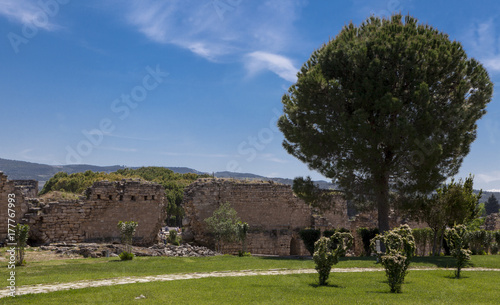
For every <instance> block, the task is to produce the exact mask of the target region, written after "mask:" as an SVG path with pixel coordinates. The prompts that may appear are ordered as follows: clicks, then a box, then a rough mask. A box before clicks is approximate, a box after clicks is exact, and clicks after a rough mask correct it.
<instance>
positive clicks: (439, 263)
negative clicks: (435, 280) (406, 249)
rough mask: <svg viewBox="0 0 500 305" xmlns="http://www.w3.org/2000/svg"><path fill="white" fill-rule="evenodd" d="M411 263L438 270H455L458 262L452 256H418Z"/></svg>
mask: <svg viewBox="0 0 500 305" xmlns="http://www.w3.org/2000/svg"><path fill="white" fill-rule="evenodd" d="M411 261H412V263H424V264H431V265H435V266H436V267H438V268H455V266H456V265H455V264H456V261H455V259H454V258H453V257H451V256H423V257H422V256H417V257H414V258H413V259H412V260H411ZM472 267H473V266H472Z"/></svg>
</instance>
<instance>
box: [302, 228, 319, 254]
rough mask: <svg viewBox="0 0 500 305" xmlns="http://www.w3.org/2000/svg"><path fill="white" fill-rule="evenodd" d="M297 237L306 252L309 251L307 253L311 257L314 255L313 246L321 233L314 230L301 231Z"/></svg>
mask: <svg viewBox="0 0 500 305" xmlns="http://www.w3.org/2000/svg"><path fill="white" fill-rule="evenodd" d="M299 236H300V238H301V239H302V241H303V242H304V245H305V247H306V249H307V251H309V253H311V255H313V254H314V251H315V250H314V244H315V243H316V242H317V241H318V240H319V238H320V236H321V232H320V230H316V229H310V228H309V229H302V230H300V232H299Z"/></svg>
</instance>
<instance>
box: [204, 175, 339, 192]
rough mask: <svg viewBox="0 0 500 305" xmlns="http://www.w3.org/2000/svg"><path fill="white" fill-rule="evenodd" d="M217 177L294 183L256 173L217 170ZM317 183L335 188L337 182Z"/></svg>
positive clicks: (319, 181) (323, 187) (316, 182)
mask: <svg viewBox="0 0 500 305" xmlns="http://www.w3.org/2000/svg"><path fill="white" fill-rule="evenodd" d="M214 175H215V177H217V178H235V179H249V180H264V181H274V182H278V183H282V184H288V185H292V184H293V179H288V178H268V177H264V176H259V175H255V174H250V173H235V172H216V173H215V174H214ZM314 183H315V184H317V185H318V186H319V187H320V188H322V189H332V188H333V189H335V184H333V183H330V182H327V181H324V180H318V181H314Z"/></svg>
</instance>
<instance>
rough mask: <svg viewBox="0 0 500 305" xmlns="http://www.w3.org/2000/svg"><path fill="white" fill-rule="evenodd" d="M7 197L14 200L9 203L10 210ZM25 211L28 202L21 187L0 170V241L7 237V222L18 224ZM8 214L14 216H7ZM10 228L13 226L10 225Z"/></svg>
mask: <svg viewBox="0 0 500 305" xmlns="http://www.w3.org/2000/svg"><path fill="white" fill-rule="evenodd" d="M9 198H11V199H13V200H14V202H11V203H12V204H14V205H15V206H12V205H11V207H10V210H9ZM11 201H12V200H11ZM27 211H28V204H27V203H26V202H25V200H24V195H23V193H22V191H21V189H20V188H18V187H16V186H15V184H14V182H12V181H9V180H8V179H7V176H6V175H4V173H3V172H0V242H3V241H5V239H6V238H7V234H8V229H9V224H11V225H14V226H15V225H16V224H18V223H19V222H20V221H21V219H22V217H23V215H24V214H25V213H26V212H27ZM9 214H10V216H14V217H9ZM9 219H12V220H9ZM10 229H13V227H12V226H10Z"/></svg>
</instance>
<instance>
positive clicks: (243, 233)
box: [236, 221, 250, 256]
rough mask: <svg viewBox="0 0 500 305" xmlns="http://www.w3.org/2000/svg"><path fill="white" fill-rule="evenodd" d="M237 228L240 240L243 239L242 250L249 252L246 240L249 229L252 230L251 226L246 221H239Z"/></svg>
mask: <svg viewBox="0 0 500 305" xmlns="http://www.w3.org/2000/svg"><path fill="white" fill-rule="evenodd" d="M236 229H237V231H238V240H239V241H241V252H242V253H247V244H246V240H247V235H248V230H250V226H249V225H248V223H246V222H242V221H238V223H237V224H236ZM240 256H242V255H240Z"/></svg>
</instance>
